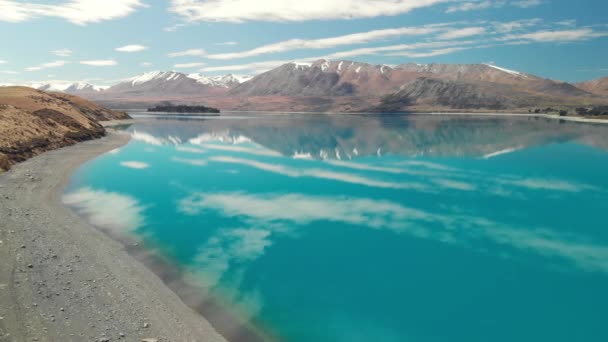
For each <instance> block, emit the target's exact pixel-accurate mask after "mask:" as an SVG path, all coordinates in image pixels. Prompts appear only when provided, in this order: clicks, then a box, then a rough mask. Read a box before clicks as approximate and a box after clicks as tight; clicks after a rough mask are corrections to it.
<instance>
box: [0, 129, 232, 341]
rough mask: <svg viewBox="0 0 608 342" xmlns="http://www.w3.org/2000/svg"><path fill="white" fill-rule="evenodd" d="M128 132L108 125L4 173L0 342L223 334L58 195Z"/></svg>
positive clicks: (0, 186) (0, 179)
mask: <svg viewBox="0 0 608 342" xmlns="http://www.w3.org/2000/svg"><path fill="white" fill-rule="evenodd" d="M131 122H133V121H129V122H109V123H106V125H105V126H106V127H108V126H112V125H116V124H124V123H131ZM129 139H130V137H129V136H128V135H127V134H123V133H117V132H113V131H112V130H108V136H107V137H104V138H102V139H97V140H92V141H87V142H83V143H79V144H76V145H73V146H69V147H65V148H62V149H58V150H54V151H48V152H45V153H43V154H40V155H38V156H36V157H34V158H32V159H29V160H27V161H25V162H23V163H20V164H17V165H14V166H13V168H12V169H11V170H10V171H8V172H5V173H2V174H0V222H1V223H2V227H1V229H0V341H26V340H27V341H32V340H34V341H99V340H106V339H107V340H108V341H110V340H111V341H117V340H125V341H136V340H142V339H146V338H149V339H156V340H158V341H218V342H219V341H225V339H224V338H223V337H222V336H221V335H220V334H219V333H218V332H217V331H216V330H215V329H214V328H213V327H212V326H211V324H210V323H209V322H208V321H207V320H206V319H205V318H204V317H203V316H201V315H200V314H198V313H197V312H195V311H194V310H193V309H191V308H190V307H188V306H187V305H186V304H185V303H184V302H183V301H182V300H181V299H180V298H179V297H178V295H177V294H176V293H174V292H173V291H171V290H170V289H169V287H167V286H166V285H165V284H164V283H163V281H162V280H161V279H160V278H159V277H158V276H157V275H156V274H154V273H153V271H152V270H150V269H148V268H147V267H146V266H144V265H143V264H142V263H140V262H139V261H137V260H136V259H135V258H134V257H132V256H131V255H130V254H129V253H128V252H127V250H126V248H125V246H123V245H122V244H120V242H118V241H115V240H113V239H112V238H111V237H109V236H107V235H106V234H104V233H103V232H102V231H100V230H98V229H97V228H95V227H92V226H91V225H89V224H88V223H86V222H84V220H83V219H82V218H81V217H79V216H78V215H77V214H76V213H74V212H73V211H72V210H71V209H69V208H68V207H66V206H65V205H64V204H63V203H62V201H61V198H62V195H63V191H64V189H65V187H66V186H67V184H68V182H69V180H70V178H71V175H72V174H73V172H74V171H75V170H76V169H77V168H79V167H80V166H81V165H82V164H84V163H85V162H87V161H89V160H91V159H93V158H95V157H97V156H98V155H100V154H102V153H105V152H108V151H110V150H112V149H115V148H118V147H120V146H123V145H124V144H126V143H127V142H128V141H129Z"/></svg>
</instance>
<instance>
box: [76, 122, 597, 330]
mask: <svg viewBox="0 0 608 342" xmlns="http://www.w3.org/2000/svg"><path fill="white" fill-rule="evenodd" d="M126 129H128V131H129V132H130V133H131V135H132V140H131V142H130V143H129V144H128V145H126V146H124V147H123V148H120V149H117V150H114V151H112V152H110V153H107V154H105V155H103V156H100V157H99V158H97V159H95V160H93V161H91V162H89V163H87V164H85V165H84V166H83V167H82V168H81V169H80V170H79V171H78V172H77V173H76V174H75V175H74V176H73V180H72V184H71V185H70V186H69V188H68V190H67V192H66V195H65V197H64V199H65V202H66V203H67V204H68V205H70V206H71V207H73V208H74V209H75V210H76V211H77V212H78V213H80V214H81V215H83V216H84V217H86V218H87V219H88V220H90V222H92V223H93V224H95V225H97V226H98V227H100V228H101V229H104V230H105V231H107V232H109V233H111V234H112V235H113V236H121V237H124V238H125V241H139V243H140V244H141V245H142V246H145V248H147V249H149V250H151V251H154V253H155V255H157V256H158V257H159V258H160V259H162V260H163V264H165V268H170V269H172V270H173V271H175V273H176V274H179V278H180V279H179V281H180V282H183V283H186V284H189V286H192V288H191V289H190V290H189V292H188V293H189V295H188V296H189V297H190V298H191V297H192V293H193V291H194V293H195V296H196V295H198V294H200V296H201V298H207V299H205V301H207V302H209V301H210V299H209V298H212V301H213V303H214V304H213V305H215V306H218V307H221V308H222V310H223V311H225V314H224V316H222V315H219V316H218V317H220V318H218V317H215V318H214V320H215V321H216V323H217V324H218V325H222V322H221V321H222V320H225V319H227V318H226V317H230V318H229V319H230V320H234V321H236V322H239V323H240V324H242V325H243V326H244V327H247V329H249V330H250V333H251V331H253V332H254V333H253V334H254V335H256V334H257V335H258V337H259V336H262V337H261V339H268V340H280V341H295V342H300V341H345V342H346V341H348V342H356V341H413V342H418V341H420V342H431V341H462V342H474V341H479V342H487V341H493V342H499V341H505V342H506V341H509V342H512V341H520V342H521V341H534V342H538V341H552V342H556V341H567V342H572V341H585V342H592V341H602V342H604V341H608V329H607V327H608V223H607V222H608V220H607V218H606V215H607V214H608V152H607V151H608V126H601V125H597V126H593V125H585V124H576V123H565V122H559V121H556V120H547V119H536V118H462V117H434V116H433V117H431V116H412V117H408V116H382V117H373V116H370V117H365V116H339V117H328V116H322V115H315V116H309V117H306V116H287V115H285V116H259V115H258V116H255V117H254V116H250V117H249V116H240V117H239V116H232V117H219V118H208V119H201V118H199V119H192V120H175V119H146V120H142V121H139V122H137V123H135V124H133V125H132V126H130V127H128V128H126ZM192 289H195V290H192ZM197 291H199V292H197ZM203 311H204V309H203ZM221 317H223V318H221ZM212 321H213V320H212ZM224 323H225V322H224ZM224 333H225V334H226V335H230V336H229V337H231V338H233V339H235V340H239V339H241V340H247V339H252V337H251V336H249V337H246V336H245V335H241V336H240V337H239V336H237V334H235V333H234V332H230V331H228V330H227V331H225V332H224ZM231 334H232V335H231ZM244 336H245V337H244Z"/></svg>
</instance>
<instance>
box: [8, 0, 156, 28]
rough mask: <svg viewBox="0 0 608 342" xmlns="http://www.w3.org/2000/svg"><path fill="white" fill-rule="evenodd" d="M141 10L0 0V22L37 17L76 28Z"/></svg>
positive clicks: (86, 0) (74, 1)
mask: <svg viewBox="0 0 608 342" xmlns="http://www.w3.org/2000/svg"><path fill="white" fill-rule="evenodd" d="M144 6H145V5H144V4H143V2H142V1H141V0H114V1H111V2H108V1H104V0H70V1H65V2H63V3H60V4H55V5H48V4H39V3H34V2H23V1H11V0H0V21H8V22H15V23H16V22H23V21H27V20H32V19H35V18H40V17H55V18H61V19H64V20H67V21H69V22H71V23H73V24H76V25H87V24H90V23H97V22H101V21H106V20H113V19H118V18H123V17H126V16H128V15H130V14H131V13H133V12H135V10H137V9H138V8H140V7H144Z"/></svg>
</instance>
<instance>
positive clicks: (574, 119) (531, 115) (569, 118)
mask: <svg viewBox="0 0 608 342" xmlns="http://www.w3.org/2000/svg"><path fill="white" fill-rule="evenodd" d="M128 111H131V112H135V114H136V115H140V114H143V115H145V114H146V113H145V111H144V112H141V113H140V112H139V110H137V109H130V110H128ZM244 113H252V114H265V115H339V116H349V115H353V116H359V115H367V116H373V115H377V116H386V115H404V116H405V115H416V116H425V115H428V116H478V117H501V116H502V117H522V118H545V119H552V120H564V121H569V122H580V123H598V124H608V118H607V119H595V118H587V117H583V116H559V115H553V114H541V113H508V112H505V113H498V112H497V113H489V112H486V113H484V112H411V113H409V112H399V113H380V112H350V113H346V112H283V111H276V112H275V111H255V110H252V111H249V110H248V111H239V110H223V111H222V112H221V113H220V115H219V116H221V115H222V114H244ZM171 115H174V114H171V113H168V114H166V115H165V116H171ZM185 116H187V115H185Z"/></svg>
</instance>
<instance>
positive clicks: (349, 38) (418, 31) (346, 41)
mask: <svg viewBox="0 0 608 342" xmlns="http://www.w3.org/2000/svg"><path fill="white" fill-rule="evenodd" d="M441 26H443V25H429V26H422V27H400V28H394V29H385V30H374V31H369V32H361V33H353V34H347V35H343V36H337V37H330V38H322V39H310V40H306V39H290V40H286V41H282V42H278V43H273V44H268V45H263V46H260V47H257V48H255V49H251V50H247V51H242V52H235V53H222V54H212V55H207V56H206V57H207V58H210V59H236V58H245V57H253V56H259V55H264V54H269V53H278V52H285V51H292V50H301V49H328V48H333V47H337V46H344V45H353V44H364V43H369V42H372V41H376V40H381V39H388V38H395V37H400V36H408V35H426V34H429V33H433V32H437V31H438V30H440V29H441Z"/></svg>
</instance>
